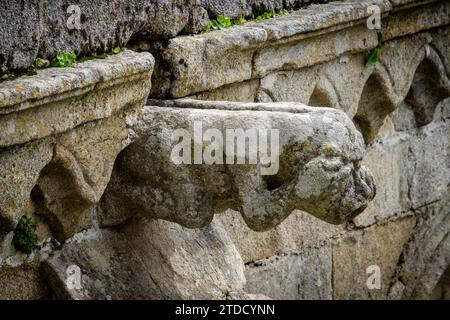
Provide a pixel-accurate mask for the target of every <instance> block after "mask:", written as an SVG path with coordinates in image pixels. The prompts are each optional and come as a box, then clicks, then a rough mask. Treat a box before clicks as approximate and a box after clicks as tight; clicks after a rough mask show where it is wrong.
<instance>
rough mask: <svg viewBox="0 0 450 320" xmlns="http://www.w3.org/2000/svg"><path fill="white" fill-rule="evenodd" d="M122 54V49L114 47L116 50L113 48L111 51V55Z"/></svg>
mask: <svg viewBox="0 0 450 320" xmlns="http://www.w3.org/2000/svg"><path fill="white" fill-rule="evenodd" d="M121 52H122V48H121V47H116V48H113V49H112V50H111V53H112V54H119V53H121Z"/></svg>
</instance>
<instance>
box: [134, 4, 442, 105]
mask: <svg viewBox="0 0 450 320" xmlns="http://www.w3.org/2000/svg"><path fill="white" fill-rule="evenodd" d="M373 4H378V5H381V8H382V12H383V13H384V19H383V24H384V26H385V27H384V29H383V35H384V40H385V41H388V40H391V39H394V38H397V37H402V36H405V35H408V34H413V33H417V32H420V31H422V30H427V29H430V28H434V27H438V26H442V25H447V24H448V23H449V22H450V18H449V16H450V15H449V11H450V4H449V3H448V2H444V1H428V2H423V1H420V2H418V1H416V2H411V1H409V2H397V3H396V5H397V7H396V10H395V11H394V10H393V6H392V5H391V3H390V2H388V1H373V0H366V1H361V2H358V3H355V2H351V3H348V2H342V3H329V4H325V5H320V6H313V7H311V8H309V9H305V10H299V11H297V12H294V13H292V14H290V15H289V16H282V17H277V18H275V19H272V20H269V21H264V22H261V23H254V22H251V23H247V24H245V25H242V26H237V27H233V28H230V29H227V30H221V31H214V32H210V33H207V34H203V35H196V36H183V37H177V38H175V39H171V40H168V41H167V42H165V43H163V42H154V43H147V44H145V43H140V44H136V46H135V47H134V48H138V49H148V50H150V52H152V53H153V54H155V55H156V57H157V59H158V64H157V68H156V71H155V74H154V78H153V79H154V80H153V90H152V93H151V95H152V96H154V97H161V96H166V97H167V96H171V97H185V96H189V95H192V94H195V93H199V92H204V91H208V90H213V89H216V88H219V87H221V86H224V85H227V84H231V83H236V82H242V81H246V80H250V79H258V78H261V77H263V76H265V75H267V74H269V73H271V72H275V71H280V70H288V69H289V70H292V69H300V68H303V67H306V66H312V65H315V64H318V63H322V62H325V61H329V60H331V59H334V58H337V57H339V56H341V55H342V54H344V53H358V52H366V51H368V50H370V49H372V48H374V47H375V46H376V45H377V35H376V32H375V30H369V29H367V27H366V25H365V21H366V20H365V18H367V17H368V14H367V8H368V7H369V6H370V5H373ZM401 4H403V6H400V5H401ZM275 56H276V57H278V58H277V59H275V58H274V57H275Z"/></svg>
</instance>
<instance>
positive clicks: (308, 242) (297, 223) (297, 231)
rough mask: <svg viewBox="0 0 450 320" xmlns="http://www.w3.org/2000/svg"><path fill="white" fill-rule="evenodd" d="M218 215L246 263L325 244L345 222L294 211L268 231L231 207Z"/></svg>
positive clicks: (336, 234) (342, 230) (342, 231)
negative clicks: (335, 222) (258, 229)
mask: <svg viewBox="0 0 450 320" xmlns="http://www.w3.org/2000/svg"><path fill="white" fill-rule="evenodd" d="M216 217H217V219H218V220H220V222H221V223H222V225H223V226H224V228H225V229H226V230H227V233H228V234H229V235H230V237H231V238H232V239H233V242H234V243H235V245H236V248H237V249H238V251H239V253H240V254H241V257H242V259H243V260H244V263H251V262H254V261H258V260H262V259H265V258H268V257H272V256H277V255H282V254H283V253H284V252H301V251H305V252H307V251H308V250H309V249H310V248H311V247H314V246H317V245H323V244H324V243H326V242H327V241H328V240H329V239H330V238H333V237H337V236H339V235H340V234H343V233H344V232H345V226H343V225H339V226H336V225H332V224H329V223H326V222H324V221H322V220H319V219H317V218H316V217H313V216H312V215H310V214H309V213H306V212H302V211H294V212H293V213H292V214H291V215H290V216H289V217H287V218H286V220H284V221H283V222H282V223H280V225H278V226H277V227H275V228H273V229H271V230H269V231H266V232H256V231H253V230H252V229H250V228H249V227H248V226H247V225H246V224H245V222H244V221H243V218H242V216H241V215H240V214H239V213H238V212H235V211H231V210H228V211H226V212H224V213H221V214H219V215H217V216H216ZM287 294H288V293H287Z"/></svg>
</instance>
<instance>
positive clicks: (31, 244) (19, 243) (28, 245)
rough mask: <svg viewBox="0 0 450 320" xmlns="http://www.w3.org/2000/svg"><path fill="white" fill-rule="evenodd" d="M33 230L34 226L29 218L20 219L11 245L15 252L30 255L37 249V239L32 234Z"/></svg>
mask: <svg viewBox="0 0 450 320" xmlns="http://www.w3.org/2000/svg"><path fill="white" fill-rule="evenodd" d="M35 228H36V224H35V223H34V221H33V220H32V219H31V218H29V217H27V216H23V217H22V218H20V221H19V223H18V224H17V227H16V230H14V236H13V239H12V244H13V245H14V247H15V248H16V250H19V251H22V252H24V253H27V254H30V253H31V252H32V251H33V250H34V249H36V248H37V243H38V237H37V235H36V234H35V233H34V230H35Z"/></svg>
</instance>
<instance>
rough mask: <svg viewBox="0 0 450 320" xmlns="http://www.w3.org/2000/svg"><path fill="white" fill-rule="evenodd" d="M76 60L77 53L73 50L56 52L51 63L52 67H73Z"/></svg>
mask: <svg viewBox="0 0 450 320" xmlns="http://www.w3.org/2000/svg"><path fill="white" fill-rule="evenodd" d="M76 62H77V55H76V54H75V52H58V53H57V54H56V57H55V58H53V60H52V62H51V65H52V67H58V68H62V67H73V65H74V64H75V63H76Z"/></svg>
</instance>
